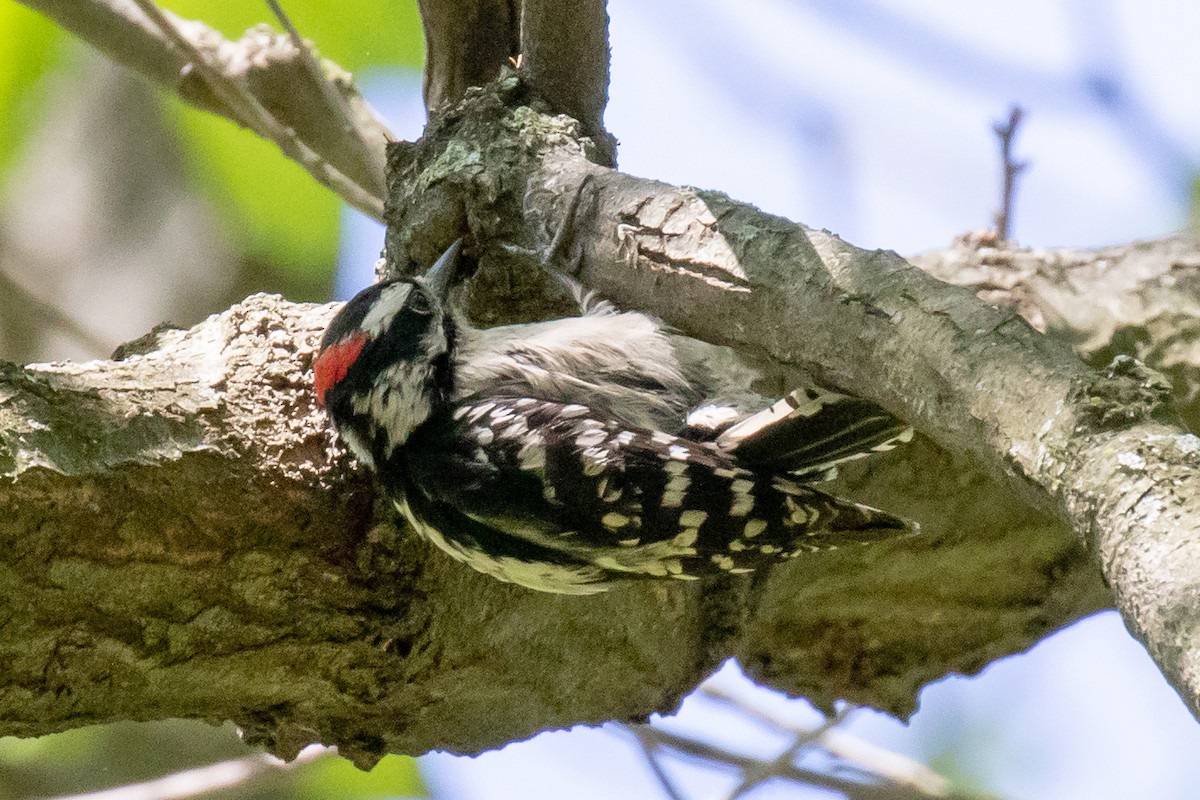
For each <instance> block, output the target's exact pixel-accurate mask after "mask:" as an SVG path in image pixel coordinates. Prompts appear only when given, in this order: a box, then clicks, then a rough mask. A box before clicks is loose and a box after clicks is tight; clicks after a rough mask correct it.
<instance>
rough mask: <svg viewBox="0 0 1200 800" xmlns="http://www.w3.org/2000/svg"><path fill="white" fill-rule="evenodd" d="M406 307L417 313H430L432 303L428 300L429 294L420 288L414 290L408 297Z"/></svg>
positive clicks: (431, 311)
mask: <svg viewBox="0 0 1200 800" xmlns="http://www.w3.org/2000/svg"><path fill="white" fill-rule="evenodd" d="M408 307H409V308H411V309H412V310H413V311H415V312H417V313H418V314H432V313H433V305H432V304H431V303H430V302H429V295H427V294H425V293H424V292H422V291H421V290H419V289H417V290H414V291H413V293H412V294H411V295H410V296H409V298H408Z"/></svg>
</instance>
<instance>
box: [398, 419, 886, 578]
mask: <svg viewBox="0 0 1200 800" xmlns="http://www.w3.org/2000/svg"><path fill="white" fill-rule="evenodd" d="M403 457H404V458H405V459H406V463H405V465H404V469H403V472H404V474H406V475H407V485H406V486H405V487H397V488H398V489H401V490H402V492H403V493H404V494H405V496H406V497H407V501H406V502H408V503H409V504H410V506H411V508H410V513H411V517H412V518H414V519H415V520H416V521H417V522H418V523H422V522H424V523H426V524H427V526H428V527H430V528H434V529H436V534H437V535H441V536H442V537H444V538H445V539H446V540H447V544H449V545H450V546H448V547H447V546H445V545H443V548H444V549H447V550H448V551H450V552H451V553H452V554H454V546H453V542H454V537H456V536H460V535H463V534H466V535H469V536H470V537H472V542H471V543H470V544H471V545H472V547H470V548H464V549H469V550H470V552H471V553H478V552H479V547H478V545H479V544H480V543H483V544H484V548H483V549H484V550H487V549H488V548H489V547H490V548H491V549H493V550H497V549H499V550H502V551H503V555H504V557H505V558H506V559H508V558H517V559H518V561H519V562H520V563H518V562H512V561H510V562H509V563H508V565H507V566H506V567H504V568H503V570H507V571H508V572H509V573H510V574H508V575H501V577H506V578H507V579H508V580H513V581H515V582H518V583H523V584H525V585H531V586H533V587H534V588H542V589H548V590H551V591H571V589H564V586H563V585H562V584H563V583H570V582H572V581H579V580H585V581H587V582H589V583H591V582H594V581H597V580H599V581H603V580H606V579H607V578H609V577H617V576H637V575H645V576H655V577H679V578H695V577H699V576H701V575H704V574H714V573H719V572H733V573H738V572H749V571H751V570H752V569H754V568H755V567H757V566H760V565H761V564H763V563H765V562H768V561H773V560H778V559H782V558H789V557H792V556H795V555H798V554H800V553H802V552H807V551H811V550H816V549H821V548H827V547H833V546H836V545H837V544H841V543H848V542H867V541H877V540H880V539H883V538H889V537H891V536H894V535H895V534H896V532H897V530H904V529H906V528H907V526H906V525H905V523H903V522H902V521H901V520H899V519H897V518H895V517H893V516H891V515H889V514H886V513H885V512H882V511H879V510H877V509H874V508H870V507H868V506H864V505H859V504H856V503H852V502H848V501H843V500H839V499H838V498H835V497H832V496H830V495H828V494H825V493H823V492H820V491H818V490H816V489H813V488H812V487H809V486H805V485H803V484H800V483H798V482H796V481H795V480H793V479H792V478H790V477H788V476H785V475H781V474H777V473H771V472H752V471H750V470H747V469H744V468H742V467H740V466H738V465H737V463H736V462H735V459H734V457H733V456H732V455H730V454H729V453H728V452H724V451H722V450H721V449H720V448H719V447H717V446H715V445H712V444H703V443H697V442H692V441H688V440H685V439H681V438H679V437H675V436H670V435H668V434H664V433H660V432H654V431H649V430H645V429H636V428H628V427H626V426H624V425H622V424H620V423H619V422H617V421H615V420H612V419H610V418H606V417H604V416H603V415H601V414H598V413H596V412H594V411H592V410H590V409H588V408H586V407H585V406H582V405H564V404H560V403H552V402H546V401H541V400H535V399H532V398H495V397H491V398H488V399H486V400H479V401H474V400H467V401H464V402H463V403H461V404H459V405H458V406H457V407H456V408H454V409H453V410H452V411H451V412H448V413H446V414H445V415H443V416H442V417H440V418H438V419H434V420H431V421H430V422H429V423H427V424H426V426H424V427H423V428H422V429H421V430H419V431H417V432H416V433H415V434H414V435H413V437H412V438H411V439H410V440H409V443H408V446H407V447H406V448H405V449H404V454H403ZM456 521H457V524H456ZM418 527H420V526H419V525H418ZM460 531H461V533H460ZM431 538H434V539H435V541H436V536H434V537H431ZM488 539H491V540H493V541H492V542H485V541H484V540H488ZM502 541H503V542H506V544H504V545H503V546H500V545H497V544H495V542H502ZM439 544H442V543H440V542H439ZM459 557H463V556H462V554H461V553H460V554H459ZM521 559H524V560H523V561H520V560H521ZM547 562H553V563H557V564H560V565H569V566H570V567H571V568H572V570H574V572H571V573H555V574H554V575H550V576H549V577H547V575H546V574H543V573H546V572H547V571H546V570H545V569H542V567H544V566H547ZM475 566H476V567H477V568H481V567H480V566H479V565H478V564H476V565H475ZM493 567H494V565H493ZM535 568H536V569H539V570H541V572H539V576H538V577H535V578H530V577H529V574H528V570H529V569H535ZM503 570H502V571H503ZM484 571H492V572H493V574H496V569H492V570H486V569H485V570H484ZM555 581H558V583H556V582H555Z"/></svg>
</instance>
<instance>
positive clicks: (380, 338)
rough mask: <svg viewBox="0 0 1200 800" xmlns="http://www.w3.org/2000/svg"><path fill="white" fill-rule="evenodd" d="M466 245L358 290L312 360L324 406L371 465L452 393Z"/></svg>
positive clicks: (326, 332) (386, 454) (341, 430)
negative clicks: (454, 300) (452, 294)
mask: <svg viewBox="0 0 1200 800" xmlns="http://www.w3.org/2000/svg"><path fill="white" fill-rule="evenodd" d="M461 244H462V242H461V240H456V241H455V242H454V244H452V245H450V247H449V248H448V249H447V250H446V252H445V253H443V254H442V256H441V257H440V258H439V259H438V260H437V263H435V264H434V265H433V266H432V267H430V268H429V271H428V272H426V273H425V274H424V275H422V276H420V277H415V278H400V279H395V280H389V281H384V282H382V283H377V284H375V285H373V286H370V287H368V288H366V289H364V290H363V291H361V292H359V293H358V294H357V295H355V296H354V298H353V299H351V300H350V301H349V302H348V303H346V305H345V306H343V307H342V310H341V311H339V312H338V313H337V315H336V316H335V317H334V318H333V321H332V322H330V323H329V328H328V329H327V330H326V331H325V336H324V337H323V338H322V340H321V347H320V350H319V351H318V352H317V356H316V358H315V359H314V360H313V386H314V389H315V392H316V396H317V402H318V403H319V404H321V405H322V406H324V407H325V409H326V410H327V411H328V412H329V415H330V416H331V417H332V418H333V421H334V424H335V425H336V426H337V428H338V432H339V433H340V434H341V435H342V438H343V439H344V440H345V441H346V443H347V444H348V445H349V446H350V448H351V450H352V451H353V452H354V454H355V455H356V456H358V457H359V459H360V460H364V461H366V462H367V463H368V464H371V463H373V461H374V459H375V458H376V457H380V456H382V457H385V458H386V457H387V456H388V455H390V453H391V451H392V450H393V449H395V448H396V447H397V446H399V445H401V444H403V443H404V442H405V441H406V440H407V439H408V436H409V434H411V433H412V431H413V429H415V428H416V427H417V426H418V425H420V424H421V423H422V422H424V421H425V420H426V419H428V418H429V416H430V415H431V414H432V413H433V412H434V410H436V408H437V407H438V406H439V405H440V404H441V403H444V402H445V400H446V398H447V396H448V395H449V392H450V388H451V386H450V383H451V380H452V375H451V370H450V358H451V355H452V351H453V347H454V338H455V331H454V326H455V322H454V315H453V314H452V313H451V312H450V310H449V309H448V307H447V296H448V294H449V291H450V284H451V283H452V282H453V279H454V275H455V272H456V269H457V267H458V262H459V249H460V247H461Z"/></svg>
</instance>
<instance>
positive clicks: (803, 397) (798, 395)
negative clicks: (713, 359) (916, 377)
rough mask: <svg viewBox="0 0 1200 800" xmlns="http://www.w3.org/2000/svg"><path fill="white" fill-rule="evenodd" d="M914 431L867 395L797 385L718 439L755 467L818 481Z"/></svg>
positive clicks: (879, 451)
mask: <svg viewBox="0 0 1200 800" xmlns="http://www.w3.org/2000/svg"><path fill="white" fill-rule="evenodd" d="M693 413H696V412H693ZM912 436H913V429H912V428H911V427H910V426H909V425H908V424H907V423H905V422H902V421H901V420H899V419H897V418H896V417H894V416H892V415H891V414H889V413H888V412H887V411H885V410H884V409H882V408H880V407H879V406H878V405H876V404H875V403H872V402H871V401H869V400H864V399H862V398H860V397H852V396H850V395H845V394H839V393H837V392H828V391H817V390H815V389H797V390H795V391H793V392H791V393H790V394H788V395H786V396H785V397H783V398H781V399H780V400H777V401H776V402H775V403H774V404H772V405H771V406H770V407H769V408H766V409H763V410H762V411H759V412H758V413H756V414H751V415H750V416H749V417H747V418H746V419H744V420H741V421H740V422H738V423H737V424H735V425H733V426H731V427H729V428H726V429H725V430H723V431H721V432H719V434H718V435H717V436H715V439H714V440H715V443H716V445H717V446H718V447H719V448H721V449H722V450H725V451H727V452H729V453H732V454H733V455H734V456H736V457H737V458H738V460H739V461H740V463H742V464H745V465H748V466H751V467H752V468H754V469H767V470H771V471H775V472H790V473H792V474H793V475H795V476H797V477H798V478H800V479H802V480H805V481H814V480H827V479H829V478H832V477H834V475H835V474H836V472H837V465H838V464H842V463H845V462H847V461H852V460H855V459H859V458H866V457H867V456H869V455H871V454H873V453H881V452H885V451H887V450H891V449H893V448H894V447H896V446H897V445H898V444H901V443H904V442H908V441H910V440H911V439H912Z"/></svg>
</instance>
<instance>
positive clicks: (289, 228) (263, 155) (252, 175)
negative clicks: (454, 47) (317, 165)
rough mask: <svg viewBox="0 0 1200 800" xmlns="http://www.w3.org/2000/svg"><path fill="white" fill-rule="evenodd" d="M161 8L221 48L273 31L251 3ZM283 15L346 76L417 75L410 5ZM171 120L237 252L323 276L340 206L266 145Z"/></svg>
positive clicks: (370, 1)
mask: <svg viewBox="0 0 1200 800" xmlns="http://www.w3.org/2000/svg"><path fill="white" fill-rule="evenodd" d="M164 5H166V6H167V7H168V8H171V9H172V10H173V11H176V12H177V13H179V14H180V15H182V16H184V17H187V18H189V19H199V20H202V21H204V22H205V23H207V24H209V25H211V26H213V27H215V28H217V29H218V30H220V31H221V32H222V33H224V34H225V35H226V36H227V37H229V38H231V39H236V38H238V37H240V36H241V35H242V33H243V32H244V31H245V30H246V29H247V28H249V27H251V26H253V25H255V24H257V23H259V22H264V21H270V22H271V24H272V25H273V26H274V27H278V25H277V24H276V23H275V21H274V19H273V18H272V17H271V14H270V11H269V9H268V8H267V6H266V4H265V3H261V2H257V3H256V2H246V0H171V2H167V3H164ZM283 7H284V10H285V11H286V12H287V13H288V15H289V16H290V17H291V19H292V22H293V23H294V24H295V25H296V27H297V28H298V29H299V30H300V31H301V33H302V34H303V35H304V37H305V38H307V39H309V40H310V41H312V42H313V43H314V44H315V46H316V47H317V50H318V52H319V53H320V55H322V56H324V57H327V58H331V59H333V60H334V61H336V62H337V63H338V64H339V65H340V66H342V67H344V68H346V69H349V70H351V71H353V70H358V69H362V68H364V67H367V66H370V65H397V64H399V65H409V66H418V65H420V63H421V61H422V59H423V57H424V55H423V53H424V50H423V44H424V42H423V36H422V33H421V24H420V17H419V15H418V13H417V8H416V3H415V2H409V3H395V2H386V1H385V0H346V1H345V2H342V3H339V4H338V5H337V8H336V10H334V9H332V8H331V7H330V6H329V5H328V4H327V3H324V2H321V1H320V0H283ZM177 107H181V104H177ZM179 121H180V129H181V131H182V133H183V137H184V141H185V145H186V146H187V148H188V151H189V153H191V154H192V156H193V157H194V159H193V166H194V176H195V178H196V179H197V180H198V181H199V183H200V185H201V186H203V187H204V188H205V189H206V190H207V191H208V192H209V193H210V195H211V196H212V198H213V200H214V205H215V206H216V207H217V208H219V209H221V211H222V213H224V214H225V218H226V220H227V221H228V224H229V226H230V231H231V233H232V234H233V238H234V240H235V241H238V242H240V244H241V247H242V249H243V251H244V252H246V253H248V254H250V255H252V256H255V257H258V258H261V259H263V260H264V261H268V262H270V263H272V264H275V265H279V266H281V267H282V268H283V269H285V270H288V271H290V272H293V273H294V274H295V275H296V277H298V278H302V279H312V278H317V277H322V276H324V275H328V274H329V272H330V271H331V268H332V265H333V262H334V257H335V254H336V248H337V235H338V228H339V223H340V219H339V217H340V214H341V208H342V204H341V201H340V199H339V198H338V197H336V196H335V195H334V194H333V193H332V192H330V191H329V190H327V189H325V188H323V187H321V186H320V185H319V184H318V183H317V182H316V181H315V180H313V179H312V178H311V177H309V176H308V174H307V173H305V172H304V170H302V169H301V168H300V167H298V166H296V165H295V164H294V163H293V162H291V161H289V160H288V159H286V158H285V157H284V156H283V155H282V154H280V152H279V150H278V148H277V147H276V146H275V145H274V144H269V143H266V142H264V141H262V140H260V139H259V138H258V137H256V136H254V135H253V134H251V133H249V132H248V131H245V130H242V129H240V128H238V127H237V126H235V125H233V124H231V123H229V122H226V121H224V120H221V119H217V118H216V117H212V116H209V115H206V114H201V113H198V112H195V111H193V110H191V109H187V110H183V111H181V112H180V115H179Z"/></svg>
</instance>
